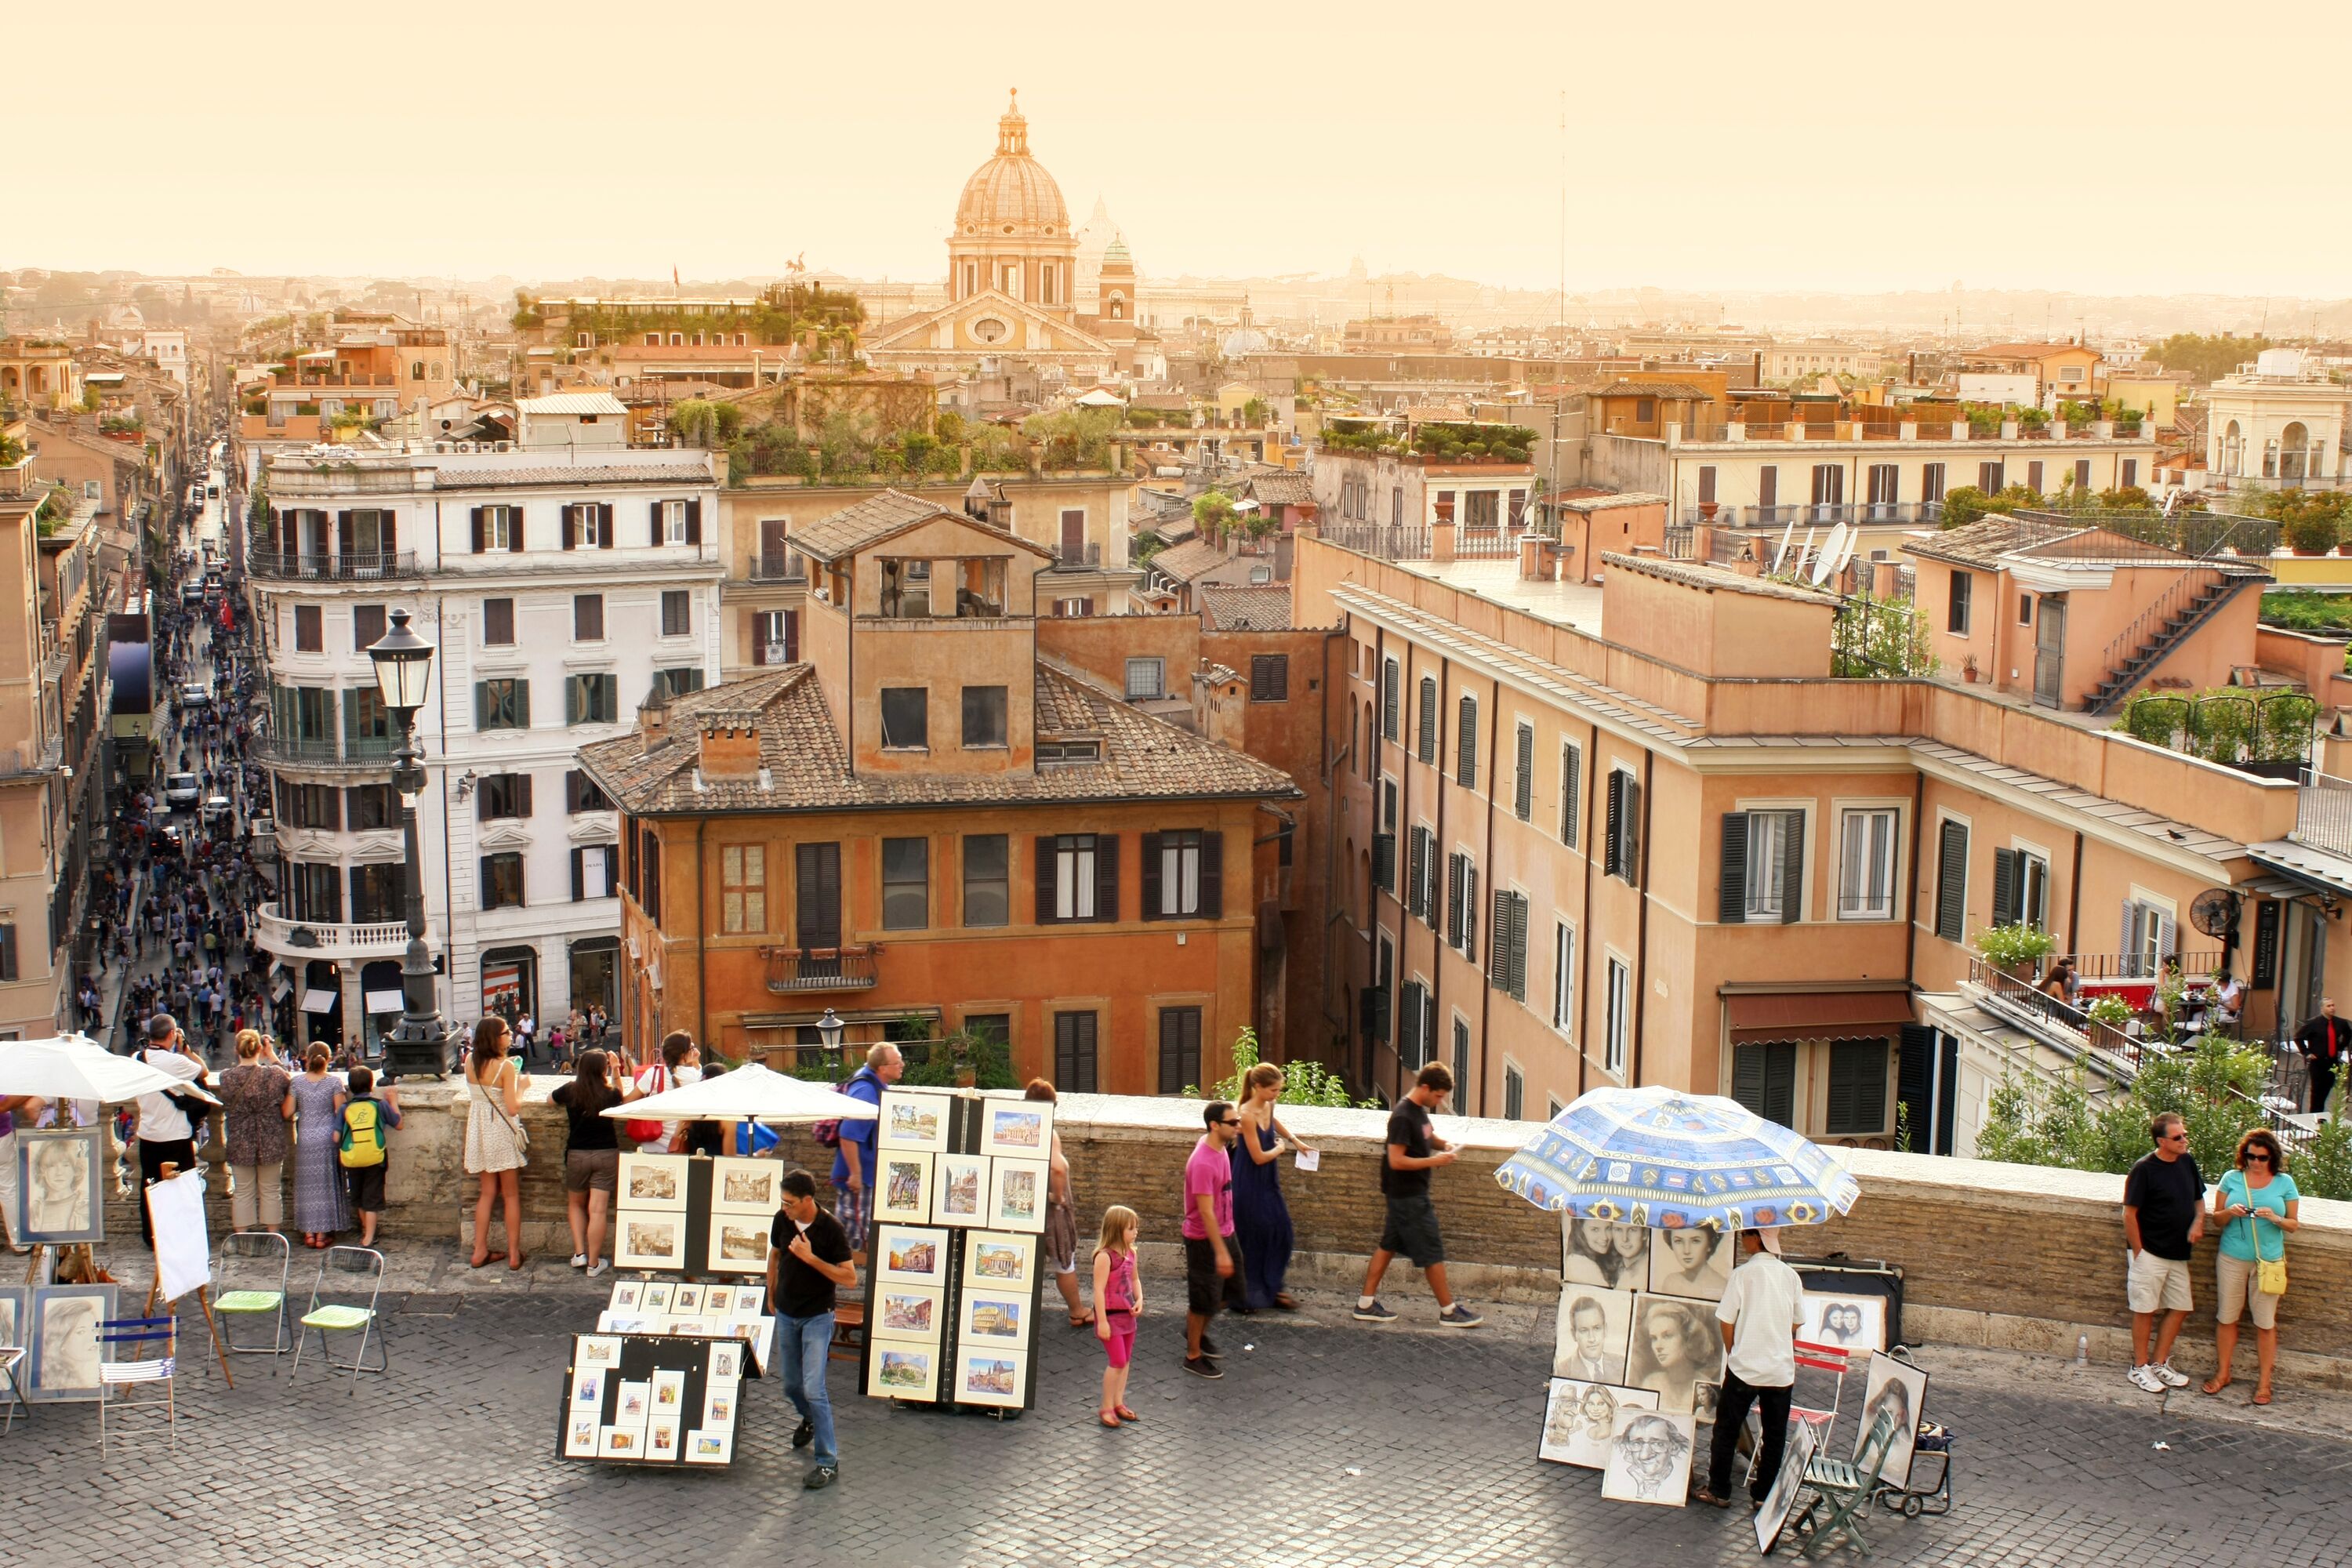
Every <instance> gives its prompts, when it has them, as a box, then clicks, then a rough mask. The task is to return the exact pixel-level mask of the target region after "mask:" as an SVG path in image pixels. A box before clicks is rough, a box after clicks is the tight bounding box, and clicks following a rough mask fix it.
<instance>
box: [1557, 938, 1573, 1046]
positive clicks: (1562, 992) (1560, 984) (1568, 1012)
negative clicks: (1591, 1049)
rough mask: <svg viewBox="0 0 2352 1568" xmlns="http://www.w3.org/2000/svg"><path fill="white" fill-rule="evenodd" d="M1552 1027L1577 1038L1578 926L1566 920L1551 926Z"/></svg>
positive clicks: (1563, 1035) (1570, 1037) (1564, 1034)
mask: <svg viewBox="0 0 2352 1568" xmlns="http://www.w3.org/2000/svg"><path fill="white" fill-rule="evenodd" d="M1551 1026H1552V1027H1553V1028H1555V1029H1557V1030H1559V1033H1560V1035H1561V1036H1562V1037H1564V1038H1567V1039H1571V1040H1572V1039H1574V1038H1575V1037H1576V928H1575V927H1574V926H1572V925H1570V924H1569V923H1568V922H1567V921H1553V922H1552V928H1551Z"/></svg>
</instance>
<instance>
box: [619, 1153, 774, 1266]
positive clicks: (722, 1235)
mask: <svg viewBox="0 0 2352 1568" xmlns="http://www.w3.org/2000/svg"><path fill="white" fill-rule="evenodd" d="M783 1171H784V1168H783V1167H782V1165H780V1164H779V1163H776V1162H775V1161H773V1160H738V1159H719V1160H709V1159H696V1158H692V1157H690V1156H688V1155H685V1154H635V1153H631V1154H624V1155H622V1156H621V1169H620V1190H619V1192H618V1193H617V1194H615V1197H614V1213H613V1226H614V1230H613V1235H614V1246H613V1260H614V1262H615V1263H617V1264H618V1265H620V1267H622V1268H649V1269H662V1270H670V1271H675V1272H678V1273H709V1274H763V1273H765V1272H766V1271H767V1268H768V1232H769V1227H770V1226H771V1225H772V1224H773V1222H774V1219H775V1215H776V1211H777V1210H778V1209H779V1208H781V1207H782V1205H783V1189H782V1186H781V1185H780V1183H781V1182H782V1178H783ZM705 1181H708V1182H709V1187H708V1189H707V1190H706V1189H705V1188H704V1187H703V1183H704V1182H705Z"/></svg>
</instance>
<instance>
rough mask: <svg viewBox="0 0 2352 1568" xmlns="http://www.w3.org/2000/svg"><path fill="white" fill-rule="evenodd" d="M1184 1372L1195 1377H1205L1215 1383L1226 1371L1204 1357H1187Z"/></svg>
mask: <svg viewBox="0 0 2352 1568" xmlns="http://www.w3.org/2000/svg"><path fill="white" fill-rule="evenodd" d="M1184 1370H1185V1371H1186V1372H1189V1373H1192V1375H1193V1376H1194V1377H1205V1378H1208V1379H1210V1380H1211V1381H1214V1380H1215V1379H1217V1378H1220V1377H1223V1376H1224V1375H1225V1373H1224V1370H1223V1368H1222V1367H1220V1366H1218V1365H1217V1363H1215V1362H1213V1361H1211V1360H1210V1359H1209V1358H1208V1357H1207V1356H1204V1355H1188V1356H1186V1357H1185V1358H1184Z"/></svg>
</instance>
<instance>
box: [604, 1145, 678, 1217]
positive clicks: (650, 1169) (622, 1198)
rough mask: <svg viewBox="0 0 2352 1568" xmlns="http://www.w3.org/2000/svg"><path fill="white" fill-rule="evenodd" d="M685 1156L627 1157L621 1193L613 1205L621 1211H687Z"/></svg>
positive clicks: (624, 1160)
mask: <svg viewBox="0 0 2352 1568" xmlns="http://www.w3.org/2000/svg"><path fill="white" fill-rule="evenodd" d="M686 1161H687V1157H686V1156H685V1155H684V1154H624V1155H622V1156H621V1181H620V1187H621V1190H620V1194H619V1195H618V1196H617V1197H616V1198H615V1199H614V1203H613V1206H614V1208H620V1209H676V1210H677V1212H678V1213H680V1214H684V1213H685V1212H686Z"/></svg>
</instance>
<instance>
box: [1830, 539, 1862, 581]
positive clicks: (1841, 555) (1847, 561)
mask: <svg viewBox="0 0 2352 1568" xmlns="http://www.w3.org/2000/svg"><path fill="white" fill-rule="evenodd" d="M1861 544H1862V530H1860V529H1858V528H1857V529H1855V530H1854V531H1853V532H1852V533H1849V534H1847V535H1846V536H1845V548H1844V549H1843V550H1841V551H1839V552H1838V557H1837V564H1836V565H1834V566H1832V567H1831V568H1830V570H1831V571H1832V572H1843V571H1844V570H1845V569H1846V568H1847V567H1848V566H1851V565H1853V552H1854V551H1855V550H1857V549H1859V548H1860V547H1861Z"/></svg>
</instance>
